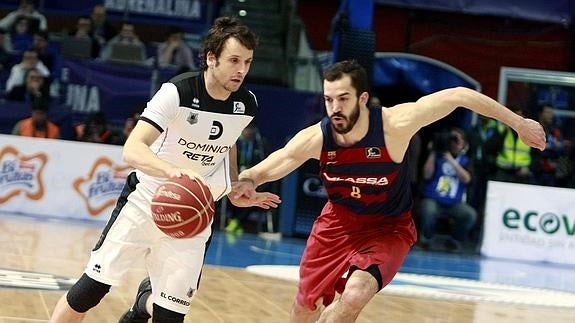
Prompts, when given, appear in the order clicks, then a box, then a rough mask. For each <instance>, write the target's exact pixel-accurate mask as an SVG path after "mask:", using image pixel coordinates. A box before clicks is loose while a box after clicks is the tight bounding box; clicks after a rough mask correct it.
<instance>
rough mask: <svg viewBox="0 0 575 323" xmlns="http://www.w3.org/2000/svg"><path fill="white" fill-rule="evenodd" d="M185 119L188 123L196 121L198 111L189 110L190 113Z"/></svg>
mask: <svg viewBox="0 0 575 323" xmlns="http://www.w3.org/2000/svg"><path fill="white" fill-rule="evenodd" d="M187 120H188V123H189V124H196V123H198V113H197V112H190V115H189V116H188V119H187Z"/></svg>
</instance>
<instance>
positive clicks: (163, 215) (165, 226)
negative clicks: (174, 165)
mask: <svg viewBox="0 0 575 323" xmlns="http://www.w3.org/2000/svg"><path fill="white" fill-rule="evenodd" d="M151 207H152V217H153V218H154V222H155V223H156V225H157V226H158V228H159V229H160V230H162V231H163V232H164V233H165V234H167V235H168V236H170V237H172V238H178V239H186V238H191V237H193V236H195V235H196V234H198V233H200V232H202V231H203V230H204V229H205V228H206V227H207V226H208V225H210V223H211V222H212V219H213V217H214V212H215V205H214V199H213V197H212V194H211V193H210V190H209V189H208V187H207V186H206V185H204V184H203V183H202V182H201V181H198V180H196V179H192V178H190V177H188V176H187V175H182V176H179V177H170V178H169V179H168V180H167V181H166V182H164V183H163V184H162V185H160V186H158V189H157V190H156V192H155V194H154V197H153V198H152V205H151Z"/></svg>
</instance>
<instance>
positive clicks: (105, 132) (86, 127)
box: [74, 112, 119, 144]
mask: <svg viewBox="0 0 575 323" xmlns="http://www.w3.org/2000/svg"><path fill="white" fill-rule="evenodd" d="M74 132H75V135H76V140H78V141H84V142H95V143H100V144H118V141H119V139H118V137H117V136H116V135H114V133H113V132H112V130H110V128H109V127H108V120H107V118H106V115H105V114H104V113H103V112H95V113H91V114H89V115H88V116H87V118H86V121H85V122H83V123H81V124H78V125H76V126H75V127H74Z"/></svg>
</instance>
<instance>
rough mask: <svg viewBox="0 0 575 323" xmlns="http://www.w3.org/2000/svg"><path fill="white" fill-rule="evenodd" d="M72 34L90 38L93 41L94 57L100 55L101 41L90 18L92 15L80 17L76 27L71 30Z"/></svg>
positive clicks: (77, 36)
mask: <svg viewBox="0 0 575 323" xmlns="http://www.w3.org/2000/svg"><path fill="white" fill-rule="evenodd" d="M70 36H71V37H74V38H82V39H87V40H90V42H91V43H92V55H91V56H92V58H96V57H98V56H100V43H99V42H98V40H97V39H96V37H95V36H94V32H93V29H92V19H90V17H88V16H82V17H79V18H78V22H77V23H76V28H74V29H73V30H72V31H71V32H70Z"/></svg>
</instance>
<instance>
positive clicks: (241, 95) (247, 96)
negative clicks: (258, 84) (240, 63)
mask: <svg viewBox="0 0 575 323" xmlns="http://www.w3.org/2000/svg"><path fill="white" fill-rule="evenodd" d="M232 97H233V98H234V99H241V100H242V101H244V102H247V103H249V104H253V105H255V106H257V105H258V100H257V98H256V95H255V94H254V93H253V92H252V91H250V90H249V89H247V88H246V87H245V86H243V85H242V86H240V88H239V89H238V90H237V91H236V92H233V93H232Z"/></svg>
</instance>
